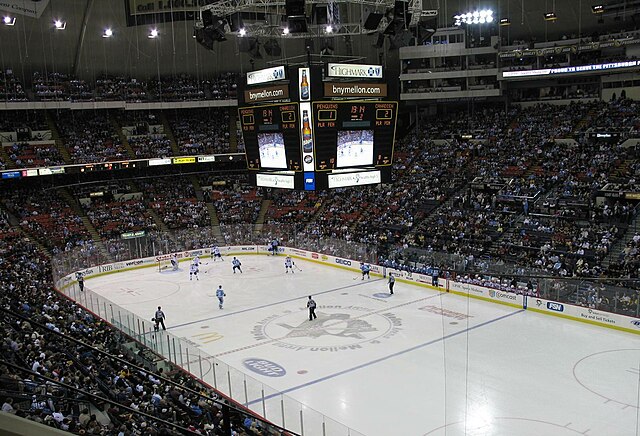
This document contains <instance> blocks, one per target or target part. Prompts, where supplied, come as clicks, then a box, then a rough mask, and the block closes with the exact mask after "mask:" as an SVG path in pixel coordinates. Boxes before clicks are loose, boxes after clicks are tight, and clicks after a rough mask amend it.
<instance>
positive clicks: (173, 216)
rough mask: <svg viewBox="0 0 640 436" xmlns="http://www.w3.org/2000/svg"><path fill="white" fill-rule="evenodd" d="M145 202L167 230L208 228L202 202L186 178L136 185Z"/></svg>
mask: <svg viewBox="0 0 640 436" xmlns="http://www.w3.org/2000/svg"><path fill="white" fill-rule="evenodd" d="M139 185H140V186H141V187H142V190H143V192H144V197H145V201H146V202H147V204H148V205H149V207H151V208H152V209H153V210H155V211H156V213H157V214H158V216H159V217H160V219H161V220H162V221H163V222H164V224H165V225H166V226H167V227H168V228H169V229H190V228H198V227H205V226H209V225H211V219H210V217H209V211H208V210H207V206H206V204H205V203H204V201H201V200H198V198H197V195H196V192H195V188H194V187H193V184H192V183H191V181H190V180H189V179H188V178H186V177H181V178H179V177H174V178H171V179H170V180H164V179H157V178H156V179H151V180H145V181H142V182H140V183H139Z"/></svg>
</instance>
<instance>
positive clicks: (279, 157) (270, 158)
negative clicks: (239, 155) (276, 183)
mask: <svg viewBox="0 0 640 436" xmlns="http://www.w3.org/2000/svg"><path fill="white" fill-rule="evenodd" d="M257 136H258V150H259V152H260V165H261V166H262V167H264V168H275V169H287V155H286V153H285V151H284V137H283V136H282V133H280V132H275V133H258V135H257Z"/></svg>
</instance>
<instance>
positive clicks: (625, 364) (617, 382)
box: [573, 349, 640, 407]
mask: <svg viewBox="0 0 640 436" xmlns="http://www.w3.org/2000/svg"><path fill="white" fill-rule="evenodd" d="M638 362H640V349H623V350H610V351H602V352H600V353H594V354H590V355H588V356H586V357H583V358H582V359H580V360H579V361H578V362H577V363H576V364H575V365H574V367H573V376H574V377H575V379H576V381H577V382H578V383H580V385H582V387H584V388H585V389H587V390H588V391H590V392H592V393H594V394H596V395H598V396H600V397H602V398H605V399H606V400H609V401H615V402H616V403H619V404H622V405H624V406H629V407H638V398H637V393H636V392H634V391H633V390H630V389H628V386H635V385H637V384H638V378H639V377H640V366H639V365H638Z"/></svg>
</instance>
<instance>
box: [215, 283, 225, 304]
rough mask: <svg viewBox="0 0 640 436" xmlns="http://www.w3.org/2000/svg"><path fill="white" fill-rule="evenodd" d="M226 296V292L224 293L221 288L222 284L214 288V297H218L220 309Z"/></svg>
mask: <svg viewBox="0 0 640 436" xmlns="http://www.w3.org/2000/svg"><path fill="white" fill-rule="evenodd" d="M226 296H227V294H225V293H224V291H223V290H222V285H220V286H218V289H216V297H218V307H219V308H220V309H222V305H223V304H224V297H226Z"/></svg>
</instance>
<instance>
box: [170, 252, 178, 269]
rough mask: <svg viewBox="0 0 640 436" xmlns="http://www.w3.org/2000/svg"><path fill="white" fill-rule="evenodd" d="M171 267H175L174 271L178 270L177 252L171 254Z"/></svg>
mask: <svg viewBox="0 0 640 436" xmlns="http://www.w3.org/2000/svg"><path fill="white" fill-rule="evenodd" d="M171 268H173V270H174V271H177V270H178V256H176V255H175V254H174V255H173V256H171Z"/></svg>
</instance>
